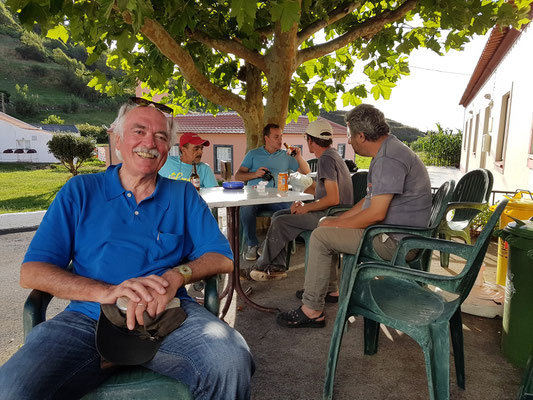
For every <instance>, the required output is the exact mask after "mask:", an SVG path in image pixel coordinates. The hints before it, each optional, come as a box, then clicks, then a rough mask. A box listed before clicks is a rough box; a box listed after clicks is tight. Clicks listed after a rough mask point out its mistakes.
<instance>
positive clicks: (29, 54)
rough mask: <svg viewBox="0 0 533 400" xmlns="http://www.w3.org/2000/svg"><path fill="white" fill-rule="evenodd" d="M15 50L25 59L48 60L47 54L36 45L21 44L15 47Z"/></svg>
mask: <svg viewBox="0 0 533 400" xmlns="http://www.w3.org/2000/svg"><path fill="white" fill-rule="evenodd" d="M15 51H16V52H17V53H19V55H20V56H21V57H22V58H24V59H25V60H33V61H39V62H46V56H45V55H44V54H43V53H42V52H41V51H40V50H38V49H36V48H35V47H31V46H19V47H15Z"/></svg>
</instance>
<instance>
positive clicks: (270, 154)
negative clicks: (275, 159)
mask: <svg viewBox="0 0 533 400" xmlns="http://www.w3.org/2000/svg"><path fill="white" fill-rule="evenodd" d="M261 150H263V152H264V153H265V154H266V155H267V156H273V155H275V154H278V153H279V152H280V151H284V150H281V149H279V150H276V151H275V152H274V153H269V152H268V151H267V149H266V148H265V146H261Z"/></svg>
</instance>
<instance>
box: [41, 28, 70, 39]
mask: <svg viewBox="0 0 533 400" xmlns="http://www.w3.org/2000/svg"><path fill="white" fill-rule="evenodd" d="M46 37H47V38H50V39H56V40H58V39H60V40H61V41H63V43H67V40H68V31H67V29H66V28H65V27H64V26H63V25H57V26H56V27H55V28H52V29H50V30H49V31H48V32H46Z"/></svg>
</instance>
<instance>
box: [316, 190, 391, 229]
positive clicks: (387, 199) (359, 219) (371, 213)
mask: <svg viewBox="0 0 533 400" xmlns="http://www.w3.org/2000/svg"><path fill="white" fill-rule="evenodd" d="M393 197H394V195H393V194H382V195H379V196H374V197H372V200H371V202H370V206H369V207H368V208H365V209H364V210H361V207H362V203H361V201H363V200H364V199H363V200H361V201H360V202H358V203H357V204H356V205H355V206H353V207H352V209H351V210H349V211H346V212H345V213H344V214H342V215H340V216H339V217H330V218H326V219H323V220H321V221H320V224H319V226H330V227H337V228H352V229H357V228H360V229H363V228H366V227H367V226H370V225H374V224H377V223H378V222H381V221H383V220H384V219H385V217H386V216H387V212H388V210H389V205H390V203H391V201H392V198H393ZM360 203H361V204H360ZM358 209H359V211H357V210H358Z"/></svg>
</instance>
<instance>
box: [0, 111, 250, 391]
mask: <svg viewBox="0 0 533 400" xmlns="http://www.w3.org/2000/svg"><path fill="white" fill-rule="evenodd" d="M141 104H142V105H139V104H137V103H129V104H125V105H123V106H122V107H121V109H120V111H119V115H118V118H117V121H116V124H115V127H114V132H115V133H116V149H117V155H118V156H119V158H120V159H121V160H122V164H119V165H116V166H111V167H109V168H108V169H107V171H106V172H104V173H100V174H92V175H78V176H76V177H74V178H72V179H71V180H70V181H68V182H67V184H66V185H65V186H64V187H63V188H62V189H61V191H60V192H59V193H58V195H57V197H56V199H55V200H54V202H53V203H52V205H51V206H50V208H49V209H48V212H47V213H46V215H45V217H44V219H43V221H42V224H41V226H40V227H39V229H38V231H37V232H36V234H35V237H34V238H33V240H32V242H31V244H30V247H29V249H28V251H27V253H26V256H25V258H24V262H23V264H22V268H21V276H20V282H21V285H22V286H23V287H24V288H35V289H39V290H42V291H46V292H49V293H51V294H52V295H54V296H56V297H60V298H64V299H69V300H71V302H70V304H69V305H68V307H67V308H66V310H65V311H63V312H61V313H59V314H58V315H57V316H55V317H54V318H52V319H49V320H47V321H45V322H43V323H41V324H39V325H38V326H37V327H35V328H34V329H33V330H32V331H31V333H30V335H29V336H28V338H27V340H26V343H25V344H24V345H23V346H22V347H21V349H20V350H19V351H18V352H17V353H15V355H14V356H13V357H12V358H11V359H10V360H8V361H7V362H6V363H5V364H4V365H3V366H2V367H1V368H0V388H1V390H0V399H50V398H65V399H74V398H80V397H82V396H83V395H84V394H86V393H88V392H90V391H91V390H92V389H94V388H96V387H97V386H99V385H100V384H101V383H102V382H103V381H105V380H106V379H107V378H108V377H109V376H110V375H111V374H112V373H113V372H114V371H116V369H115V368H106V367H105V363H102V362H101V361H102V360H101V357H100V356H99V353H98V352H97V349H96V347H95V330H96V323H97V320H98V318H99V313H100V304H115V303H116V301H117V299H119V298H121V297H125V298H127V299H128V302H127V312H126V316H127V326H128V328H129V329H133V328H134V327H135V325H136V324H139V325H143V322H144V321H143V315H144V313H145V312H147V313H148V314H149V315H150V316H152V317H153V316H155V315H157V314H159V313H161V312H162V311H163V310H164V309H165V307H166V305H167V303H169V301H170V300H172V299H173V298H174V297H178V298H179V299H180V300H181V307H182V308H183V309H184V311H185V312H186V313H187V315H188V317H187V319H186V320H185V321H184V323H183V324H182V325H181V326H180V327H179V328H178V329H176V330H174V331H173V332H171V333H170V334H169V335H168V336H167V337H166V338H165V339H164V340H163V341H162V343H161V347H160V348H159V350H158V352H157V353H156V355H155V356H154V358H153V359H151V360H149V361H147V362H146V363H144V364H142V365H143V366H144V367H146V368H149V369H151V370H153V371H156V372H158V373H160V374H163V375H166V376H169V377H172V378H175V379H178V380H180V381H181V382H183V383H185V384H187V385H188V386H189V389H190V391H191V393H192V394H193V396H194V397H195V398H202V399H212V398H216V399H221V398H224V399H247V398H249V397H250V377H251V375H252V372H253V368H254V365H253V360H252V356H251V354H250V350H249V348H248V346H247V345H246V342H245V341H244V339H243V338H242V336H241V335H240V334H239V333H238V332H236V331H235V330H234V329H232V328H231V327H229V326H228V325H227V324H225V323H223V322H221V321H220V320H219V319H218V318H216V317H215V316H214V315H212V314H211V313H209V312H208V311H207V310H206V309H205V308H204V307H202V306H200V305H199V304H197V303H196V302H195V301H193V300H192V299H191V298H190V297H189V296H188V295H187V291H186V290H185V288H184V285H185V284H187V283H188V282H194V281H197V280H200V279H202V278H204V277H206V276H210V275H215V274H219V273H227V272H230V271H231V270H232V268H233V264H232V254H231V250H230V247H229V244H228V242H227V240H226V239H225V238H224V236H223V235H222V234H221V233H220V231H219V229H218V226H217V223H216V221H215V220H214V218H213V217H212V215H211V213H210V212H209V209H208V207H207V205H206V203H205V202H204V201H203V200H202V199H201V198H200V197H199V196H198V194H197V192H196V190H195V188H194V187H193V185H192V184H190V183H188V182H185V181H174V180H170V179H167V178H163V177H161V176H159V175H158V171H159V169H160V168H161V167H162V166H163V164H164V163H165V161H166V157H167V153H168V150H169V144H170V143H173V139H174V137H175V127H174V126H173V122H172V119H170V118H169V119H167V118H166V116H165V114H163V113H162V112H161V111H160V109H162V108H164V107H166V106H164V105H161V104H157V103H152V102H146V101H145V102H142V103H141ZM167 108H168V107H167ZM69 263H72V267H73V269H72V272H70V271H67V270H66V268H67V266H68V265H69ZM184 263H186V264H187V265H186V266H185V265H184ZM213 349H216V351H213Z"/></svg>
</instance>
